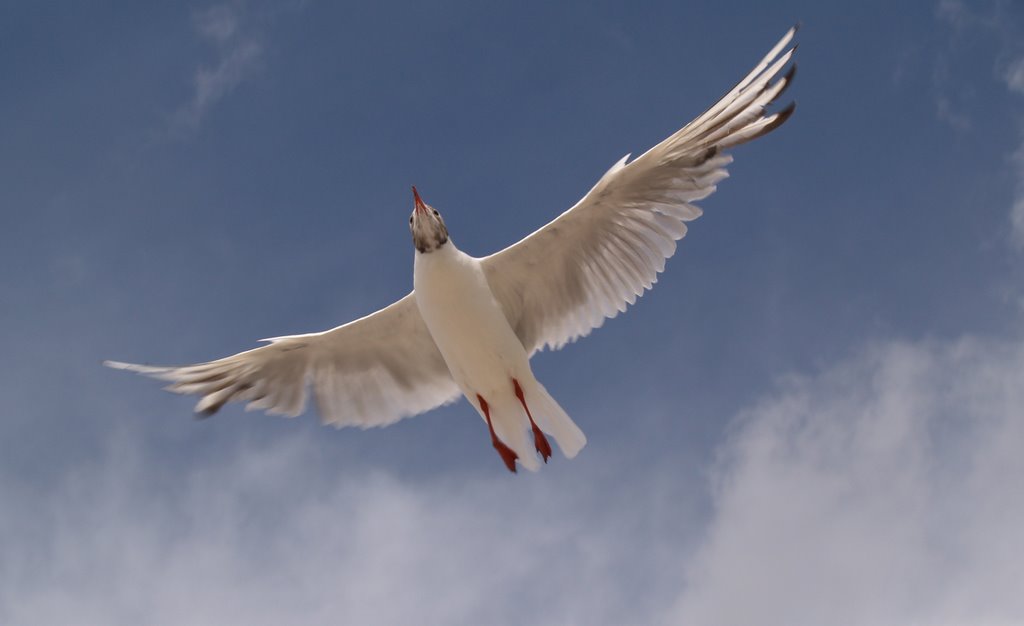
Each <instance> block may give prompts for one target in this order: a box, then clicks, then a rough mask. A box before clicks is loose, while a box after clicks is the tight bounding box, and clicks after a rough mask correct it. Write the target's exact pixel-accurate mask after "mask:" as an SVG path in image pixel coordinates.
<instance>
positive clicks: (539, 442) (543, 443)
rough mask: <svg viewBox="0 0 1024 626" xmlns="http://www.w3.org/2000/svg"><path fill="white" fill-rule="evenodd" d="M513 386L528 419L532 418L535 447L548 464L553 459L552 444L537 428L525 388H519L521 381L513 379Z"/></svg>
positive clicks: (531, 425)
mask: <svg viewBox="0 0 1024 626" xmlns="http://www.w3.org/2000/svg"><path fill="white" fill-rule="evenodd" d="M512 384H513V385H514V386H515V389H516V397H517V398H519V404H521V405H523V408H524V409H526V417H528V418H530V428H532V429H533V445H534V447H535V448H537V452H540V455H541V456H542V457H544V462H545V463H547V462H548V459H549V458H551V444H550V443H548V438H547V437H545V436H544V433H543V432H541V430H540V428H537V422H535V421H533V415H531V414H530V407H528V406H526V398H525V397H523V388H522V387H520V386H519V381H518V380H516V379H515V378H513V379H512Z"/></svg>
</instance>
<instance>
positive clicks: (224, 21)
mask: <svg viewBox="0 0 1024 626" xmlns="http://www.w3.org/2000/svg"><path fill="white" fill-rule="evenodd" d="M245 17H246V15H245V5H244V4H243V3H240V2H235V3H229V4H220V5H215V6H212V7H209V8H207V9H206V10H203V11H200V12H197V13H196V14H195V15H194V17H193V27H194V28H195V31H196V34H197V35H199V37H200V38H202V39H203V40H205V41H207V42H208V43H209V44H211V45H213V46H214V48H215V49H216V55H217V59H216V61H215V62H214V64H213V65H203V66H200V67H199V68H198V69H196V72H195V76H194V77H193V94H192V98H191V100H190V101H189V102H188V103H187V104H186V105H184V106H183V107H181V108H180V109H179V110H178V112H177V113H176V114H175V117H174V123H175V126H176V128H177V129H178V130H182V129H184V130H191V129H195V128H196V127H197V126H198V125H199V124H200V122H202V120H203V117H204V116H205V115H206V113H207V112H208V111H209V110H210V108H211V107H213V106H214V105H215V104H216V103H217V102H219V101H220V100H221V99H223V98H224V97H225V96H227V95H228V94H229V93H231V92H232V91H233V90H234V89H235V88H236V87H238V85H240V84H241V83H242V82H244V81H245V80H247V79H249V78H250V77H251V76H253V75H254V74H255V73H256V71H257V70H258V69H259V65H260V60H261V57H262V54H263V43H262V41H261V38H260V37H259V36H258V35H257V34H256V33H255V32H252V31H251V30H249V29H246V28H243V25H244V21H245Z"/></svg>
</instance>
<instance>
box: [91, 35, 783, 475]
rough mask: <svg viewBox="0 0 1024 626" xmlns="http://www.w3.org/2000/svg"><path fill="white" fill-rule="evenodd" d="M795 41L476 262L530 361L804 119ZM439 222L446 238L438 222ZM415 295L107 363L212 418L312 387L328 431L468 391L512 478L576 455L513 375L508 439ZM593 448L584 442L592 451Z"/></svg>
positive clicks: (281, 405)
mask: <svg viewBox="0 0 1024 626" xmlns="http://www.w3.org/2000/svg"><path fill="white" fill-rule="evenodd" d="M795 32H796V27H794V28H792V29H790V30H789V31H788V32H787V33H786V35H785V36H784V37H783V38H782V39H781V40H780V41H779V42H778V43H777V44H776V45H775V47H774V48H772V50H771V51H770V52H769V53H768V55H767V56H766V57H765V58H764V59H762V61H761V62H760V63H758V64H757V66H756V67H754V69H753V70H752V71H751V72H750V73H749V74H748V75H747V76H746V77H744V78H743V80H741V81H740V82H739V83H738V84H737V85H736V86H735V87H733V88H732V89H731V90H730V91H729V92H728V93H726V94H725V96H723V97H722V98H721V99H720V100H719V101H718V102H716V103H715V104H714V105H713V106H712V107H710V108H709V109H708V110H707V111H705V112H704V113H702V114H701V115H699V116H698V117H697V118H696V119H694V120H693V121H692V122H690V123H689V124H687V125H686V126H684V127H683V128H682V129H680V130H679V131H677V132H676V133H674V134H672V135H671V136H670V137H668V138H667V139H665V140H664V141H662V142H661V143H659V144H658V145H656V146H654V147H653V148H651V149H650V150H648V151H647V152H646V153H644V154H643V155H641V156H640V157H638V158H636V159H635V160H633V161H629V162H627V159H628V155H627V157H626V158H623V159H622V160H621V161H619V162H618V163H616V164H615V165H614V166H613V167H612V168H611V169H610V170H609V171H608V172H607V173H606V174H605V175H604V176H603V177H601V179H600V180H599V181H598V182H597V184H596V185H594V187H593V188H592V189H591V190H590V191H589V192H588V193H587V194H586V195H585V196H584V197H583V198H582V199H581V200H580V201H579V202H577V203H576V205H574V206H573V207H572V208H570V209H569V210H567V211H565V212H564V213H562V214H561V215H560V216H558V217H557V218H555V219H554V220H553V221H551V222H550V223H548V224H547V225H545V226H544V227H543V228H540V229H539V230H537V231H535V232H534V233H532V234H530V235H529V236H527V237H526V238H524V239H522V240H521V241H519V242H518V243H516V244H513V245H511V246H509V247H508V248H505V249H504V250H502V251H500V252H497V253H495V254H492V255H490V256H487V257H483V258H480V259H472V258H471V257H467V258H470V259H472V263H475V264H476V265H475V267H476V270H475V271H479V273H480V275H481V276H482V277H483V283H482V284H484V285H486V287H485V291H486V292H488V293H486V294H485V295H486V297H487V298H488V299H490V300H491V301H493V302H494V303H495V304H496V306H497V307H498V310H500V313H501V315H502V316H503V318H504V323H505V324H506V325H507V328H508V329H510V331H511V333H513V335H512V336H514V337H515V339H517V340H518V344H519V347H520V348H521V351H522V352H523V354H524V355H525V358H526V359H527V361H528V359H529V357H530V356H532V355H533V354H534V353H535V352H537V351H538V350H541V349H543V348H551V349H558V348H561V347H562V346H564V345H565V344H566V343H569V342H572V341H575V340H576V339H578V338H580V337H583V336H586V335H587V334H589V333H590V331H591V330H593V329H594V328H597V327H599V326H600V325H601V324H602V323H603V322H604V320H605V319H608V318H611V317H615V316H616V315H618V314H619V313H620V312H623V311H625V310H626V308H627V307H628V305H630V304H633V303H634V302H635V301H636V299H637V298H638V297H639V296H641V295H642V294H643V293H644V291H646V290H647V289H650V288H651V287H652V286H653V284H654V283H655V282H656V281H657V276H658V274H659V273H660V272H661V271H662V270H664V267H665V261H666V260H667V259H668V258H669V257H671V256H672V255H673V253H674V252H675V248H676V241H678V240H679V239H682V237H683V236H684V235H685V234H686V231H687V226H686V222H689V221H691V220H694V219H696V218H697V217H699V216H700V215H701V210H700V209H699V208H698V207H697V206H696V205H695V204H694V203H695V202H697V201H699V200H702V199H704V198H706V197H707V196H708V195H710V194H711V193H713V192H714V191H715V189H716V184H717V183H718V182H719V181H721V180H722V179H724V178H726V177H727V176H728V173H727V171H726V169H725V167H726V166H727V165H728V164H729V163H730V162H731V161H732V157H731V156H730V155H728V154H727V153H726V151H727V150H728V149H730V148H733V147H735V146H737V145H739V144H742V143H745V142H747V141H750V140H753V139H756V138H757V137H760V136H762V135H765V134H767V133H769V132H771V131H772V130H773V129H775V128H777V127H779V126H780V125H781V124H782V123H784V122H785V121H786V120H787V119H788V118H789V116H790V115H791V114H792V112H793V110H794V104H789V105H788V106H786V107H784V108H782V109H781V110H779V111H778V112H775V113H768V112H767V111H766V107H768V106H769V105H770V104H771V103H773V102H774V101H775V100H776V99H777V98H778V97H779V95H781V94H782V92H783V91H784V90H785V89H786V88H787V87H788V86H789V84H790V82H792V79H793V75H794V72H795V69H796V66H795V64H794V63H792V62H791V61H792V57H793V54H794V52H795V50H796V47H795V46H793V47H790V43H791V42H792V40H793V37H794V34H795ZM417 202H420V201H419V198H418V196H417ZM427 208H430V207H427ZM417 210H418V209H417ZM431 211H432V209H431ZM414 215H415V213H414ZM433 215H435V216H436V218H437V219H436V221H437V222H439V223H440V226H441V228H444V224H443V221H442V220H441V219H440V215H439V214H438V213H437V212H436V211H433ZM424 219H426V218H424ZM411 221H412V219H410V222H411ZM414 236H415V232H414ZM446 245H450V247H451V248H452V249H454V244H449V243H448V237H447V229H446V228H444V230H443V238H442V237H438V238H436V239H434V240H433V244H432V245H426V244H424V247H421V243H420V242H417V247H418V248H420V249H421V250H422V251H418V252H417V255H433V254H438V253H439V252H440V251H443V250H444V249H445V246H446ZM435 248H436V249H435ZM417 295H420V296H422V295H423V294H417V293H415V292H413V293H410V294H408V295H406V296H405V297H404V298H402V299H400V300H398V301H397V302H395V303H394V304H391V305H390V306H388V307H385V308H383V309H381V310H379V311H377V312H375V313H373V314H371V315H367V316H366V317H363V318H360V319H358V320H355V321H353V322H349V323H348V324H344V325H342V326H339V327H337V328H334V329H331V330H328V331H324V332H320V333H310V334H305V335H292V336H286V337H276V338H273V339H268V340H265V341H267V342H268V344H267V345H264V346H261V347H258V348H255V349H252V350H248V351H246V352H241V353H239V354H236V355H233V356H229V357H225V358H222V359H218V360H216V361H210V362H206V363H199V364H196V365H187V366H182V367H156V366H149V365H136V364H130V363H121V362H115V361H107V362H106V363H105V364H106V365H108V366H110V367H113V368H116V369H124V370H131V371H135V372H139V373H142V374H146V375H148V376H152V377H154V378H158V379H162V380H165V381H168V382H169V383H170V384H169V386H168V387H167V389H168V390H169V391H173V392H175V393H182V394H195V395H198V396H199V397H200V399H199V402H198V403H197V405H196V409H195V410H196V412H197V413H198V414H200V415H204V416H205V415H212V414H213V413H216V412H217V411H218V410H219V409H220V408H221V407H222V406H224V404H226V403H228V402H244V403H246V410H255V409H258V410H263V411H266V412H267V413H269V414H272V415H287V416H296V415H299V414H300V413H302V412H303V411H304V410H305V407H306V401H307V397H308V396H309V389H312V397H313V399H314V402H315V404H316V410H317V412H318V413H319V414H320V417H321V419H322V421H323V422H324V423H327V424H333V425H335V426H338V427H341V426H359V427H362V428H368V427H372V426H385V425H388V424H391V423H394V422H396V421H398V420H399V419H402V418H404V417H408V416H412V415H416V414H418V413H422V412H425V411H428V410H430V409H432V408H435V407H437V406H440V405H443V404H447V403H450V402H453V401H454V400H456V399H458V397H459V396H460V395H466V396H467V398H468V399H469V401H470V403H471V404H472V405H473V406H474V407H475V408H476V409H477V410H478V411H479V412H480V413H481V415H482V417H484V418H485V422H486V423H487V424H488V427H489V431H490V435H491V438H492V443H493V445H494V447H495V448H496V449H497V450H498V451H499V453H500V454H501V456H502V458H503V460H504V461H505V463H506V465H507V466H508V467H509V469H510V470H512V471H515V460H516V459H515V458H514V457H518V460H519V462H520V463H522V464H524V465H525V466H527V467H531V468H532V467H534V466H536V465H537V461H536V457H535V455H536V454H538V453H539V454H540V455H541V456H542V457H543V460H544V461H545V462H546V461H547V458H548V457H549V456H550V454H551V447H550V444H548V442H547V439H546V437H545V436H544V433H545V432H546V433H548V434H551V435H553V436H554V437H555V439H556V441H557V442H558V443H559V445H560V447H562V449H563V451H564V452H566V454H567V456H572V455H574V454H575V452H576V451H578V448H575V449H572V448H574V447H575V446H574V445H569V446H568V448H567V446H566V445H563V443H562V441H561V440H559V436H560V433H558V432H553V431H557V428H556V425H555V424H553V423H552V422H551V420H549V419H546V418H542V417H541V416H539V415H538V413H539V411H538V410H537V408H536V407H534V406H530V405H531V404H532V401H531V400H530V398H532V395H531V394H532V391H531V389H530V388H529V386H528V385H527V381H524V380H520V379H519V378H517V377H514V376H509V377H508V378H507V379H506V381H505V382H506V383H507V384H506V387H505V392H503V393H507V397H508V398H511V399H512V400H509V406H511V407H513V408H514V409H515V410H516V411H519V412H521V418H520V419H519V420H518V421H517V424H518V426H517V427H516V428H519V432H518V434H517V433H515V432H505V433H503V432H500V431H501V428H497V429H496V426H498V425H497V424H494V425H492V419H491V417H492V415H489V413H491V412H493V406H492V403H489V402H488V401H487V396H486V395H485V394H483V393H480V394H479V395H477V396H476V397H473V396H472V395H471V394H470V393H469V392H468V390H467V389H466V388H463V387H460V384H459V382H458V381H457V380H456V377H455V376H453V371H454V369H455V366H457V365H458V364H454V363H449V362H448V361H447V360H446V357H445V355H444V354H442V350H441V349H439V345H438V342H436V341H435V338H434V336H433V335H432V332H431V328H428V324H427V323H426V322H425V321H424V317H425V316H424V311H421V305H420V304H419V303H418V299H422V298H417ZM427 317H429V316H427ZM449 356H450V355H449ZM527 368H528V366H527ZM530 377H531V379H532V374H531V375H530ZM538 385H539V383H538ZM524 387H525V388H526V392H525V397H524V395H523V389H524ZM541 389H542V387H541ZM545 395H546V392H545ZM517 397H518V398H517ZM549 397H550V396H549ZM512 402H514V403H515V404H512ZM551 402H552V403H554V400H553V399H552V400H551ZM554 404H555V406H556V407H557V403H554ZM531 409H533V411H532V413H531ZM545 409H550V407H545ZM509 410H511V409H509ZM550 410H551V411H554V409H550ZM558 410H559V411H560V410H561V409H560V408H559V409H558ZM563 413H564V412H563ZM535 418H536V420H535ZM566 419H568V416H566ZM569 422H570V423H571V420H569ZM573 426H574V427H575V425H574V424H573ZM513 430H515V429H513ZM577 430H578V429H577ZM506 431H508V429H507V428H506ZM527 433H529V435H527ZM561 434H562V435H564V436H565V437H566V438H567V439H568V437H569V435H568V434H565V433H561ZM520 435H521V437H520ZM579 436H580V437H581V438H582V432H580V433H579ZM506 437H509V438H513V439H515V438H517V437H518V438H519V439H518V440H519V441H520V442H523V441H526V442H529V450H528V453H529V456H530V458H529V459H524V458H523V457H524V456H525V455H524V452H523V448H522V446H517V445H513V446H512V448H515V450H511V449H510V447H509V445H506V441H504V439H505V438H506ZM582 441H585V439H582V440H578V441H575V443H578V444H579V447H582V445H583V444H582ZM510 459H511V460H510Z"/></svg>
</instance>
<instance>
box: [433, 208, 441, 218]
mask: <svg viewBox="0 0 1024 626" xmlns="http://www.w3.org/2000/svg"><path fill="white" fill-rule="evenodd" d="M434 217H441V214H440V213H438V212H437V209H434Z"/></svg>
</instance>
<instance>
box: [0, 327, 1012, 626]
mask: <svg viewBox="0 0 1024 626" xmlns="http://www.w3.org/2000/svg"><path fill="white" fill-rule="evenodd" d="M1022 372H1024V343H1022V342H1019V341H1010V342H1005V343H999V342H995V341H983V340H977V339H970V338H967V339H963V340H960V341H955V342H951V343H935V344H932V343H920V344H908V343H901V342H892V343H889V344H884V345H879V346H876V347H875V348H873V349H870V350H867V351H865V352H864V353H863V354H861V355H859V356H856V357H854V358H851V359H849V360H846V361H844V362H840V363H837V364H834V365H833V366H832V367H830V368H828V369H826V370H825V371H823V372H822V373H820V374H818V375H815V376H811V377H804V378H799V379H795V380H791V381H789V382H787V383H785V385H784V386H783V387H782V388H780V389H779V390H778V391H776V392H775V393H773V394H771V395H770V396H769V397H767V398H765V399H764V400H763V401H762V402H760V403H758V404H757V405H756V406H754V407H752V408H751V409H750V410H748V411H745V412H743V413H742V414H741V415H740V416H739V417H738V418H737V419H736V420H735V421H734V428H733V429H732V433H733V434H732V436H731V437H730V438H729V439H728V440H727V441H726V442H724V444H723V446H722V448H721V455H720V461H719V462H718V465H717V466H716V468H715V469H714V470H713V471H712V472H711V476H712V479H713V480H712V484H711V489H712V492H713V494H714V496H713V497H714V503H715V512H714V515H713V516H712V517H711V519H710V523H709V525H707V527H703V526H702V524H703V523H704V520H706V519H707V518H706V517H704V516H703V515H701V514H696V513H694V508H693V507H692V506H688V505H687V503H685V502H683V501H682V500H681V496H680V493H682V492H696V491H697V490H698V489H699V487H700V485H699V484H698V483H695V482H694V483H691V484H688V485H686V486H685V488H681V485H680V482H681V481H682V482H683V483H684V484H685V483H686V480H687V479H682V478H680V477H678V476H668V477H665V478H664V479H661V480H662V482H661V483H659V481H658V479H655V480H651V477H650V476H644V477H642V478H641V479H636V484H637V485H638V487H637V488H630V489H629V490H628V491H629V494H630V495H629V498H628V503H626V502H617V501H614V500H613V498H614V496H613V495H612V492H613V491H614V490H610V489H608V485H603V486H602V487H601V488H600V489H597V488H593V487H591V488H589V489H585V490H581V489H580V487H581V486H580V485H576V484H573V483H572V480H573V479H572V477H571V476H572V474H571V472H570V473H569V474H566V475H564V476H562V477H560V478H559V477H555V476H554V475H553V474H550V473H545V474H541V475H538V476H536V477H512V476H508V475H504V474H498V473H495V474H489V475H487V476H486V477H481V478H475V479H474V478H471V477H467V476H465V475H460V476H459V477H458V478H457V479H456V478H455V477H448V478H445V477H437V478H434V479H431V480H429V481H411V480H408V479H401V478H398V477H396V476H394V475H391V474H388V473H373V472H370V473H367V472H365V471H362V472H349V473H347V474H345V475H339V474H338V473H337V471H336V467H335V466H332V465H331V464H330V462H329V461H327V460H325V459H323V458H322V457H321V456H320V454H319V452H318V450H321V449H320V448H317V447H316V446H314V445H312V444H311V442H309V441H308V440H306V439H304V438H303V437H302V436H296V437H293V438H288V439H286V440H282V441H279V442H276V443H274V444H273V445H270V446H263V447H255V448H254V447H240V448H238V449H237V450H234V451H225V452H224V454H223V457H222V459H221V460H218V461H216V462H213V463H212V464H206V465H203V464H199V465H197V466H195V467H194V468H193V469H192V470H190V471H189V472H188V473H187V474H186V475H185V476H183V477H182V476H177V475H176V476H173V477H172V476H167V475H164V474H162V473H161V471H160V469H159V468H155V467H152V465H151V464H147V463H146V461H145V459H142V458H139V457H138V456H136V455H135V454H134V453H133V452H132V451H133V450H138V449H141V447H140V446H138V445H137V442H135V441H132V440H131V439H130V438H126V439H117V438H114V439H113V440H112V441H111V443H110V450H111V453H110V454H109V455H108V457H107V458H106V459H105V461H103V462H102V463H101V464H100V465H99V466H97V467H91V468H76V469H75V470H74V471H70V472H69V473H68V476H67V478H66V480H65V483H64V485H63V487H62V488H60V489H59V490H57V491H56V492H55V493H53V494H51V495H50V497H49V498H48V499H46V498H40V497H39V495H38V494H37V493H28V492H27V491H24V490H19V488H18V487H17V486H16V484H15V483H12V482H11V481H10V480H7V481H6V482H5V481H0V499H2V501H3V502H4V503H5V516H2V517H0V539H2V538H3V537H17V538H18V541H10V542H8V543H7V544H6V545H3V546H0V550H2V552H3V554H4V559H3V560H2V561H0V622H2V623H5V624H29V623H75V624H104V625H108V626H117V625H119V624H135V623H138V621H139V619H140V617H139V616H146V620H147V623H152V624H182V623H188V624H247V625H248V624H256V625H259V624H280V623H302V624H338V623H349V624H366V625H373V624H398V623H438V624H449V623H463V624H470V623H486V624H498V625H500V624H523V623H532V624H573V623H576V624H623V623H651V624H657V623H663V624H681V623H685V624H752V623H756V624H765V625H773V624H787V625H788V624H829V625H830V626H848V625H850V626H853V625H861V624H864V625H868V624H871V625H876V624H883V625H889V624H892V625H897V624H910V623H921V624H925V623H927V624H965V623H970V624H999V623H1007V624H1008V623H1020V622H1021V621H1024V598H1021V596H1020V594H1019V593H1017V589H1016V587H1017V586H1018V581H1019V580H1021V579H1022V577H1024V571H1022V567H1024V565H1022V564H1021V562H1020V559H1018V558H1016V557H1015V555H1017V554H1021V553H1024V535H1022V534H1021V533H1020V528H1021V527H1022V526H1024V498H1022V497H1021V495H1020V493H1021V492H1020V489H1019V482H1020V481H1019V478H1020V477H1021V476H1024V456H1022V455H1020V454H1019V442H1020V441H1022V440H1024V420H1022V419H1021V417H1020V407H1021V406H1024V378H1022ZM332 467H335V471H331V469H332ZM640 485H642V487H639V486H640ZM691 505H692V503H691ZM648 523H650V525H645V524H648ZM694 554H695V556H692V555H694Z"/></svg>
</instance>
